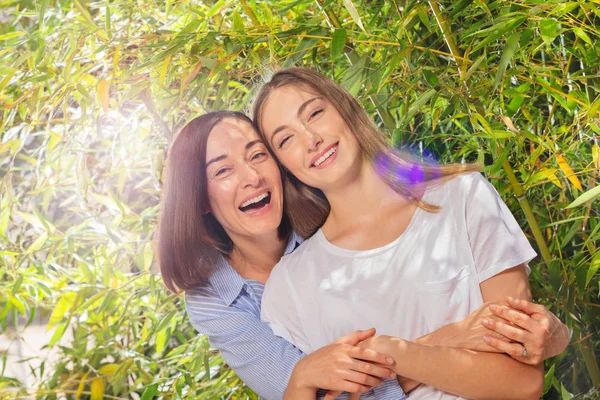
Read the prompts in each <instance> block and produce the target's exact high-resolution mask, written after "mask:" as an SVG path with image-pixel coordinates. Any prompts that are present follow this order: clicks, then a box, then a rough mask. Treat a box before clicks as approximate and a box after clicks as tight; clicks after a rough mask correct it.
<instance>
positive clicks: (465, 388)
mask: <svg viewBox="0 0 600 400" xmlns="http://www.w3.org/2000/svg"><path fill="white" fill-rule="evenodd" d="M481 290H482V294H483V296H484V300H485V301H489V302H494V301H500V300H501V299H504V298H506V296H513V297H520V298H530V292H529V283H528V281H527V275H526V273H525V268H524V266H523V265H520V266H517V267H515V268H511V269H509V270H506V271H505V272H503V273H500V274H498V275H496V276H494V277H492V278H490V279H488V280H487V281H486V282H483V283H482V284H481ZM361 345H363V346H366V347H369V348H372V349H374V350H377V351H380V352H385V353H387V354H390V355H392V356H393V357H394V358H395V360H396V372H397V373H398V375H400V376H403V377H406V378H409V379H411V380H414V381H417V382H422V383H424V384H427V385H431V386H433V387H436V388H437V389H439V390H442V391H445V392H449V393H453V394H456V395H459V396H462V397H467V398H472V399H493V398H503V399H538V398H539V397H540V395H541V392H542V389H543V366H542V365H541V364H539V365H528V364H525V363H522V362H519V361H517V360H515V359H513V358H511V357H509V356H508V355H505V354H498V353H485V352H480V351H472V350H466V349H459V348H451V347H444V346H435V345H425V344H420V343H416V342H409V341H405V340H401V339H397V338H391V337H376V338H373V339H368V340H366V341H365V342H363V343H362V344H361ZM405 390H406V388H405Z"/></svg>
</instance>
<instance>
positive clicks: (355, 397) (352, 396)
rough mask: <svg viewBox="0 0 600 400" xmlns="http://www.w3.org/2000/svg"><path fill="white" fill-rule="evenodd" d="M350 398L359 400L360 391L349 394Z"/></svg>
mask: <svg viewBox="0 0 600 400" xmlns="http://www.w3.org/2000/svg"><path fill="white" fill-rule="evenodd" d="M350 400H360V393H352V394H350Z"/></svg>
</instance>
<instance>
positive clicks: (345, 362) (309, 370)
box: [290, 329, 396, 399]
mask: <svg viewBox="0 0 600 400" xmlns="http://www.w3.org/2000/svg"><path fill="white" fill-rule="evenodd" d="M374 334H375V329H369V330H367V331H355V332H354V333H352V334H350V335H348V336H344V337H342V338H340V339H338V340H336V341H335V342H333V343H332V344H330V345H327V346H324V347H321V348H320V349H318V350H317V351H315V352H313V353H311V354H309V355H307V356H306V357H304V358H303V359H301V360H300V361H299V362H298V364H296V367H295V368H294V371H293V373H292V378H291V380H290V385H291V386H294V387H296V388H303V389H304V388H311V389H314V390H315V393H316V390H317V389H318V388H321V389H328V390H332V391H335V392H340V393H341V392H351V393H365V392H368V391H369V390H371V389H372V387H373V386H378V385H381V384H382V383H383V379H388V378H392V377H395V376H396V374H395V373H394V372H393V371H391V370H390V367H391V365H393V363H394V360H393V359H392V358H391V357H389V356H387V355H385V354H381V353H378V352H376V351H374V350H371V349H365V348H361V347H357V346H356V345H357V344H358V343H360V342H361V341H363V340H365V339H368V338H370V337H372V336H373V335H374ZM332 396H333V397H332ZM335 397H337V395H335V396H334V393H328V394H327V396H326V399H330V398H335Z"/></svg>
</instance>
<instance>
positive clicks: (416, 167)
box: [254, 68, 568, 399]
mask: <svg viewBox="0 0 600 400" xmlns="http://www.w3.org/2000/svg"><path fill="white" fill-rule="evenodd" d="M254 121H255V123H256V124H257V126H258V127H259V131H260V133H261V135H263V138H264V140H265V142H266V143H268V145H269V147H270V148H271V151H272V152H273V154H274V155H275V156H276V157H277V158H278V160H279V161H280V162H281V164H282V166H283V167H284V169H285V170H284V173H283V176H284V182H285V183H284V185H285V191H286V201H287V207H288V210H289V213H288V215H289V217H290V218H291V224H292V226H293V227H294V228H296V230H297V231H298V232H299V233H300V234H302V235H304V236H307V237H308V236H311V235H312V236H311V237H310V238H309V239H307V240H306V241H305V242H304V243H303V244H302V245H301V246H300V247H299V248H298V249H297V250H296V251H295V252H294V253H292V254H290V255H288V256H286V257H284V258H283V259H282V260H281V261H280V262H279V264H278V265H277V266H276V267H275V268H274V269H273V271H272V272H271V275H270V278H269V281H268V284H267V286H266V288H265V291H264V296H263V302H262V317H263V319H264V320H265V321H267V322H269V323H270V325H271V327H272V328H273V331H274V332H275V333H276V334H278V335H279V336H282V337H284V338H286V339H288V340H289V341H291V342H292V343H294V345H296V346H297V347H298V348H300V349H301V350H302V351H304V352H305V353H307V354H310V353H311V352H312V351H314V350H315V349H318V348H319V347H320V346H322V345H323V344H324V343H327V342H328V341H330V340H331V338H333V337H336V336H339V335H341V334H344V333H345V332H350V331H352V330H354V329H360V328H361V327H365V326H369V327H370V326H373V327H375V328H376V329H377V331H378V333H379V334H382V336H379V337H374V338H371V339H368V340H366V341H365V342H363V344H364V345H366V346H370V347H371V348H374V349H376V350H379V351H381V352H384V353H386V354H391V355H393V357H394V359H395V364H394V367H393V368H394V370H395V371H396V372H397V373H398V375H399V376H401V377H403V378H401V379H400V382H404V384H403V387H404V388H405V389H412V388H413V387H415V386H416V388H415V389H414V391H413V392H411V395H410V397H411V398H416V399H455V398H498V397H501V398H505V399H508V398H515V399H535V398H539V397H540V395H541V391H542V388H543V377H544V375H543V364H542V361H543V359H544V356H545V355H546V354H544V349H543V347H540V346H539V340H540V339H541V338H544V337H546V334H547V332H548V326H547V320H544V322H542V323H540V321H541V319H542V318H541V317H540V316H546V317H548V318H551V317H549V313H548V312H547V311H546V310H545V309H544V310H543V311H542V310H540V309H535V310H533V311H534V312H532V313H526V312H519V310H516V309H511V308H509V307H499V306H498V305H496V304H494V305H492V306H490V309H491V310H492V311H493V312H495V313H496V314H498V315H499V316H501V317H503V318H505V319H506V320H508V321H510V322H512V323H513V325H512V326H511V325H509V324H508V323H502V322H499V323H491V322H490V319H489V318H486V319H484V320H483V321H482V323H483V324H484V325H486V326H487V327H489V328H490V329H495V330H496V331H497V332H499V333H501V334H503V335H504V337H507V338H510V339H512V340H506V341H499V340H496V341H492V340H491V338H490V337H489V336H491V335H490V334H488V335H486V336H484V337H483V338H482V340H481V344H482V345H485V343H483V341H484V340H485V341H486V342H487V343H488V344H489V345H493V346H495V348H494V347H492V346H488V347H487V348H486V347H485V346H482V348H480V349H473V348H470V350H466V349H464V348H462V349H461V348H452V347H448V346H447V345H444V344H443V342H442V344H441V345H440V343H436V342H435V341H431V340H423V339H424V338H426V337H427V335H428V334H429V335H431V333H432V332H435V331H436V330H439V331H438V338H439V334H440V333H441V331H444V335H445V336H446V338H448V337H452V333H451V332H452V331H455V332H462V331H463V330H464V324H461V323H460V322H461V321H463V320H465V319H467V320H469V316H470V315H473V313H477V312H478V309H479V310H481V309H482V308H483V309H485V308H487V305H486V304H484V302H486V303H503V302H504V301H507V302H508V304H509V305H510V306H513V307H515V308H520V309H521V310H523V311H527V310H528V309H530V308H531V309H533V307H532V306H531V304H530V303H529V302H528V301H520V302H519V301H515V300H512V297H516V298H521V299H527V300H530V299H531V292H530V289H529V282H528V280H527V273H528V267H527V263H528V262H529V261H530V260H531V259H532V258H534V257H535V255H536V253H535V251H534V250H533V249H532V248H531V246H530V244H529V242H528V241H527V239H526V238H525V236H524V234H523V232H522V231H521V229H520V227H519V225H518V223H517V222H516V220H515V219H514V217H513V216H512V215H511V213H510V211H509V210H508V208H507V207H506V205H505V204H504V203H503V201H502V200H501V198H500V196H499V195H498V193H497V192H496V191H495V189H494V188H493V187H492V186H491V185H490V184H489V182H487V181H486V180H485V179H484V178H483V177H482V175H481V174H479V173H478V172H476V171H478V169H479V167H478V166H477V165H470V164H467V165H463V164H458V165H446V166H437V165H429V164H425V163H422V162H419V161H416V160H413V159H411V158H409V157H407V156H405V155H403V154H401V153H397V152H394V151H393V150H392V149H391V148H389V146H388V145H387V143H386V140H385V139H384V136H383V135H382V134H380V132H378V130H377V129H376V127H375V126H374V124H373V123H372V121H371V120H370V119H369V118H368V116H367V114H366V113H365V111H364V109H363V108H362V107H361V106H360V104H359V103H358V101H356V99H354V98H353V97H352V96H351V95H350V94H348V93H347V92H346V91H345V90H344V89H343V88H342V87H341V86H339V85H338V84H336V83H335V82H333V81H331V80H329V79H328V78H326V77H324V76H322V75H321V74H319V73H317V72H315V71H312V70H309V69H305V68H289V69H286V70H282V71H279V72H277V73H275V74H274V75H273V77H272V79H271V80H270V81H269V82H268V83H267V84H266V85H265V86H263V88H262V89H261V91H260V92H259V94H258V96H257V99H256V102H255V108H254ZM307 200H308V201H310V202H311V203H312V207H306V206H305V205H304V204H303V205H302V206H299V205H297V204H295V202H296V201H298V202H302V203H305V202H306V201H307ZM507 298H509V299H507ZM505 322H506V321H505ZM561 325H562V324H557V325H555V326H556V327H557V331H556V333H557V338H559V342H560V344H558V345H557V346H556V347H555V348H554V350H555V352H554V354H558V353H560V352H562V350H564V348H565V347H566V345H567V343H568V333H567V331H566V329H565V328H566V327H563V326H561ZM490 332H491V331H490ZM459 334H460V333H459ZM472 350H483V351H472ZM490 351H500V352H508V353H509V354H510V355H511V356H512V358H511V357H509V356H508V355H504V354H494V353H490ZM554 354H552V355H554ZM420 383H423V384H420ZM382 395H383V396H385V395H386V394H385V393H382ZM314 396H315V392H314V390H310V389H307V390H306V391H305V395H304V398H307V399H309V398H314Z"/></svg>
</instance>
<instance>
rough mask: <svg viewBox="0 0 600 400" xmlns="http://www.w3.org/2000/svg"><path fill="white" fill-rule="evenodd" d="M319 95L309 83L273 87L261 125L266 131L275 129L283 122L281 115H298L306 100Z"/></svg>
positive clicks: (262, 113)
mask: <svg viewBox="0 0 600 400" xmlns="http://www.w3.org/2000/svg"><path fill="white" fill-rule="evenodd" d="M317 96H321V94H319V93H317V91H316V90H314V89H313V88H312V87H310V86H308V85H301V84H300V85H296V84H289V85H285V86H282V87H279V88H277V89H273V91H271V93H270V94H269V97H268V98H267V101H266V102H265V103H264V106H263V109H262V111H261V117H260V125H261V127H263V128H264V130H265V132H270V131H272V130H274V129H275V128H277V127H278V126H279V125H280V124H282V123H283V120H282V119H281V118H280V117H283V116H288V115H290V114H291V115H296V112H297V111H298V108H299V107H300V106H301V105H302V104H303V103H304V102H306V101H308V100H310V99H312V98H314V97H317ZM321 97H322V96H321Z"/></svg>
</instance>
